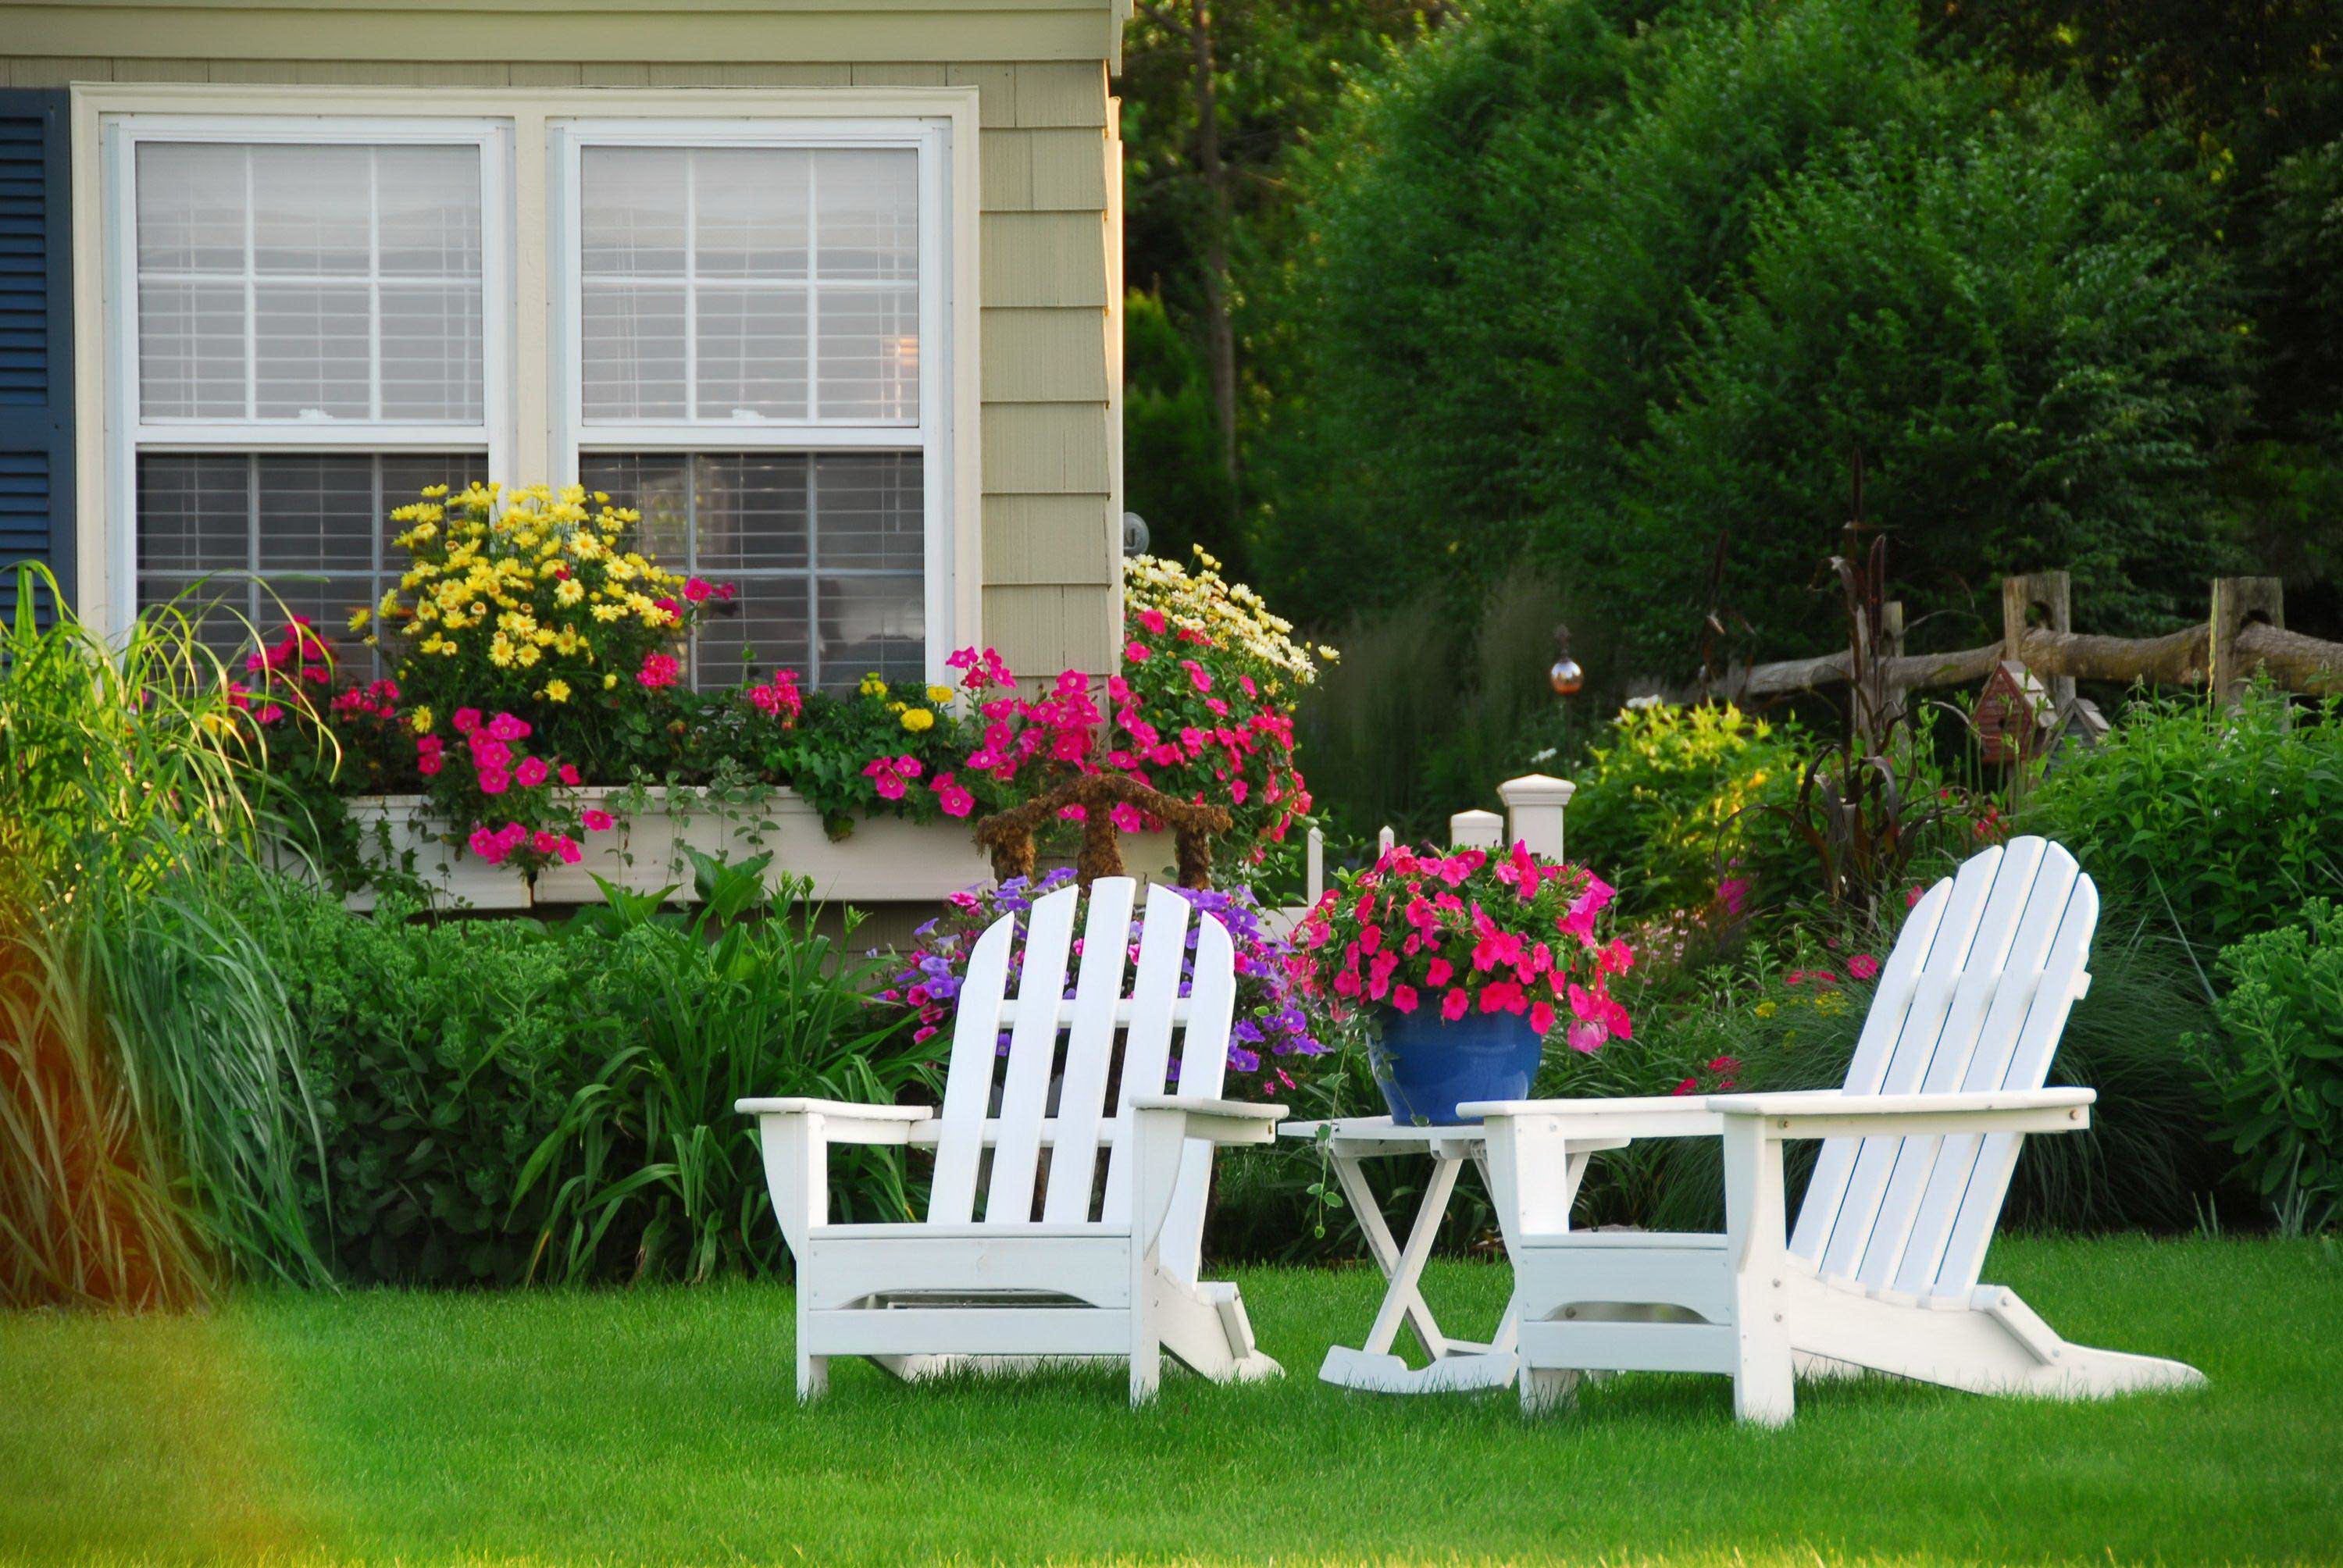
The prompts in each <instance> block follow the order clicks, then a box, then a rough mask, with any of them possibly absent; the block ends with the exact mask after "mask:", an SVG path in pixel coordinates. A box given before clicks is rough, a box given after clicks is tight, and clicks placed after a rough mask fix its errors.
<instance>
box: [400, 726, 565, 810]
mask: <svg viewBox="0 0 2343 1568" xmlns="http://www.w3.org/2000/svg"><path fill="white" fill-rule="evenodd" d="M447 722H448V723H449V724H450V725H451V726H453V727H454V729H455V730H456V733H457V734H458V735H461V736H462V737H463V738H464V741H465V744H466V745H467V746H468V747H469V748H470V749H471V753H472V770H473V775H474V781H475V782H476V783H478V786H479V789H480V793H481V794H483V795H501V794H503V793H504V792H505V791H506V790H508V789H511V788H512V787H513V786H515V785H516V784H518V786H520V788H522V789H537V788H538V786H539V785H542V784H544V783H545V782H547V781H548V779H555V778H558V779H560V780H561V782H562V783H564V784H567V785H569V786H571V787H573V788H575V787H576V786H577V785H578V783H579V782H581V780H580V779H579V777H578V769H576V768H573V767H571V766H570V765H569V764H568V763H567V762H561V763H553V762H548V760H546V759H544V758H542V757H519V758H518V759H516V754H515V753H514V751H513V742H515V741H517V740H526V739H528V736H529V723H528V720H527V719H516V718H514V717H513V716H512V715H511V714H509V713H499V714H498V715H497V716H496V717H495V718H493V719H485V720H484V719H482V718H481V717H480V710H479V709H477V708H459V709H457V710H456V711H455V713H454V714H453V715H452V716H451V717H450V718H449V719H448V721H447ZM429 739H433V737H431V736H427V735H426V736H420V737H418V738H417V740H416V750H417V759H416V764H417V767H418V768H420V767H421V766H422V761H423V759H422V755H421V753H422V749H423V742H424V741H427V740H429ZM435 755H437V751H436V749H435ZM428 771H432V772H437V768H436V767H435V768H433V769H428Z"/></svg>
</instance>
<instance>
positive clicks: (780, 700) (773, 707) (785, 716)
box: [692, 578, 805, 729]
mask: <svg viewBox="0 0 2343 1568" xmlns="http://www.w3.org/2000/svg"><path fill="white" fill-rule="evenodd" d="M692 580H693V581H695V582H697V581H698V580H699V579H698V578H693V579H692ZM746 690H747V694H748V698H749V705H750V706H751V707H753V708H755V709H756V710H757V711H758V712H759V713H761V714H763V715H764V716H765V717H766V718H768V719H779V720H780V723H781V728H782V729H789V728H790V727H792V726H793V725H795V724H796V723H797V721H798V715H799V714H800V713H803V712H804V711H805V698H804V696H803V695H802V694H801V693H800V692H799V690H798V673H797V671H796V670H794V669H777V670H775V671H774V672H773V674H772V678H770V679H769V680H765V681H761V682H757V683H753V684H751V685H749V687H748V688H746Z"/></svg>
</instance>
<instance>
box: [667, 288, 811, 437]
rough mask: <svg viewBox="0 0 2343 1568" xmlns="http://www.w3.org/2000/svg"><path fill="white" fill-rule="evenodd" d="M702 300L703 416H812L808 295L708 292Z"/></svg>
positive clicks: (768, 291)
mask: <svg viewBox="0 0 2343 1568" xmlns="http://www.w3.org/2000/svg"><path fill="white" fill-rule="evenodd" d="M694 330H695V331H696V332H697V333H698V335H699V417H701V418H703V419H727V418H730V417H733V416H734V415H735V414H736V413H739V412H746V413H750V414H756V415H759V416H761V417H766V418H772V419H802V418H804V417H806V301H805V290H804V289H802V288H796V287H789V288H728V287H722V286H703V287H701V288H700V289H699V321H698V322H697V323H696V324H695V326H694ZM824 383H825V385H827V377H825V378H824Z"/></svg>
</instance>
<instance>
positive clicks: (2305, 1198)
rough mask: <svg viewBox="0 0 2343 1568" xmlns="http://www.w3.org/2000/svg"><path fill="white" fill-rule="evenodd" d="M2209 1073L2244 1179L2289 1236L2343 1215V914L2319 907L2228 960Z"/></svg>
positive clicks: (2324, 903)
mask: <svg viewBox="0 0 2343 1568" xmlns="http://www.w3.org/2000/svg"><path fill="white" fill-rule="evenodd" d="M2220 972H2221V978H2222V980H2225V981H2226V982H2227V986H2228V990H2227V994H2226V995H2225V996H2223V997H2222V999H2221V1003H2220V1013H2221V1023H2222V1026H2223V1028H2224V1030H2226V1032H2227V1045H2226V1049H2225V1048H2223V1047H2222V1046H2219V1045H2216V1046H2215V1047H2214V1048H2213V1049H2212V1050H2209V1051H2208V1053H2207V1066H2208V1069H2209V1070H2210V1072H2211V1075H2212V1079H2213V1082H2214V1085H2215V1087H2216V1089H2217V1091H2218V1093H2219V1096H2220V1111H2221V1117H2222V1123H2223V1125H2222V1128H2221V1135H2222V1137H2223V1138H2224V1139H2225V1140H2226V1141H2227V1142H2228V1143H2229V1144H2230V1145H2231V1146H2232V1147H2233V1148H2235V1149H2236V1151H2237V1160H2238V1167H2239V1173H2240V1174H2241V1175H2242V1176H2243V1177H2244V1178H2245V1180H2246V1181H2247V1182H2249V1183H2250V1184H2251V1186H2252V1188H2253V1190H2254V1191H2255V1193H2256V1194H2257V1195H2258V1196H2259V1197H2260V1198H2261V1199H2262V1200H2263V1201H2265V1202H2268V1204H2270V1205H2271V1206H2272V1207H2273V1208H2275V1209H2276V1210H2277V1211H2278V1216H2279V1220H2280V1222H2281V1224H2282V1225H2285V1226H2286V1227H2288V1228H2289V1229H2299V1228H2316V1227H2321V1226H2325V1225H2327V1224H2330V1223H2332V1222H2333V1221H2335V1219H2336V1218H2337V1217H2338V1213H2343V907H2338V906H2337V905H2336V904H2335V903H2334V902H2332V901H2331V900H2327V899H2313V900H2311V901H2310V902H2309V903H2308V904H2306V905H2304V906H2303V908H2302V909H2301V910H2300V911H2298V914H2297V916H2296V918H2295V919H2294V920H2291V921H2289V922H2288V924H2287V925H2285V926H2282V927H2280V928H2279V929H2278V930H2272V931H2264V932H2262V933H2261V934H2259V935H2258V936H2252V937H2248V938H2247V939H2246V940H2244V941H2241V942H2238V943H2237V944H2236V945H2235V946H2233V947H2230V948H2228V949H2227V950H2224V951H2223V952H2222V954H2221V959H2220Z"/></svg>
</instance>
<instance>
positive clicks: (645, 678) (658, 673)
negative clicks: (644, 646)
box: [635, 653, 683, 691]
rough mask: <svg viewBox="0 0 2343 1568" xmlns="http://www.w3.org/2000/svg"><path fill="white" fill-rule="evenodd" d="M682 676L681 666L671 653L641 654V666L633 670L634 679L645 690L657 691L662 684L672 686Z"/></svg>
mask: <svg viewBox="0 0 2343 1568" xmlns="http://www.w3.org/2000/svg"><path fill="white" fill-rule="evenodd" d="M682 678H683V666H682V665H681V664H680V663H679V662H678V661H677V659H676V657H675V655H673V654H671V653H647V654H645V655H643V667H642V668H640V669H639V670H637V671H635V679H636V680H637V681H638V682H639V683H640V684H641V686H642V687H643V689H645V690H647V691H657V690H658V689H659V688H661V687H663V686H673V685H674V684H675V683H676V682H677V681H679V680H681V679H682Z"/></svg>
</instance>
